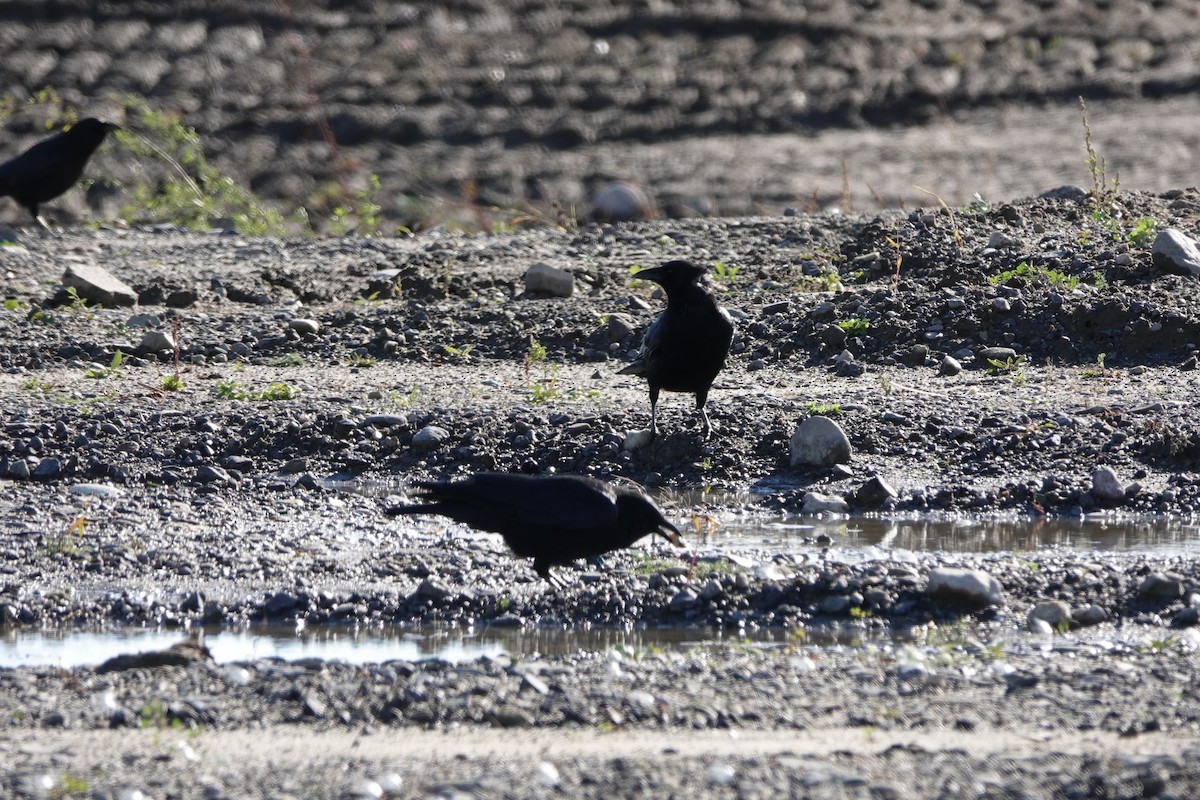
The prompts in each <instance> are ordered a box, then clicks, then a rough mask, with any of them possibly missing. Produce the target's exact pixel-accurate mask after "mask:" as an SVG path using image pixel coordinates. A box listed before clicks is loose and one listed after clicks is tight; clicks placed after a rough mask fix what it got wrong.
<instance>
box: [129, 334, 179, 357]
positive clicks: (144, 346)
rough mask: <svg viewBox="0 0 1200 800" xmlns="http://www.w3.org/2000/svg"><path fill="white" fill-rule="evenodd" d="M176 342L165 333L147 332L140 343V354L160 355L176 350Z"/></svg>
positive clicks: (138, 348) (138, 347)
mask: <svg viewBox="0 0 1200 800" xmlns="http://www.w3.org/2000/svg"><path fill="white" fill-rule="evenodd" d="M174 349H175V340H174V339H173V338H171V335H170V334H169V333H165V332H164V331H146V332H145V333H143V334H142V339H141V341H140V342H138V346H137V350H138V352H139V353H160V352H162V351H164V350H174Z"/></svg>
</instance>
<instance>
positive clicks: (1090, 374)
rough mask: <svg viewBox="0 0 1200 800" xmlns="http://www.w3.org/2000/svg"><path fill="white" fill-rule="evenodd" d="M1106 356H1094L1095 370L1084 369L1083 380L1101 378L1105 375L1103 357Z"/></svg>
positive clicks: (1102, 354)
mask: <svg viewBox="0 0 1200 800" xmlns="http://www.w3.org/2000/svg"><path fill="white" fill-rule="evenodd" d="M1106 355H1107V354H1106V353H1097V354H1096V369H1085V370H1084V371H1083V377H1085V378H1100V377H1103V376H1104V374H1105V370H1104V357H1105V356H1106Z"/></svg>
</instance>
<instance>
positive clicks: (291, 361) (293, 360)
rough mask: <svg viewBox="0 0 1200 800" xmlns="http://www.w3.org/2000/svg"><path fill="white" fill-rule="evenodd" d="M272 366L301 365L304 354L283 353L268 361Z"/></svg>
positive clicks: (302, 364)
mask: <svg viewBox="0 0 1200 800" xmlns="http://www.w3.org/2000/svg"><path fill="white" fill-rule="evenodd" d="M268 363H269V364H270V365H271V366H272V367H303V366H304V356H302V355H300V354H299V353H284V354H283V355H281V356H276V357H275V358H273V359H271V360H270V361H269V362H268Z"/></svg>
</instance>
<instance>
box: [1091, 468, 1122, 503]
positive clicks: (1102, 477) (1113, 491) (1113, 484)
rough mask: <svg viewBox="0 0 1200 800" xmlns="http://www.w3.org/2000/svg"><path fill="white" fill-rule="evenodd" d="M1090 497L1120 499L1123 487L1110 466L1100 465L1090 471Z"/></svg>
mask: <svg viewBox="0 0 1200 800" xmlns="http://www.w3.org/2000/svg"><path fill="white" fill-rule="evenodd" d="M1092 497H1094V498H1096V499H1097V500H1122V499H1124V497H1125V487H1124V486H1122V485H1121V481H1120V480H1119V479H1118V478H1117V473H1115V472H1113V470H1112V468H1111V467H1100V468H1099V469H1097V470H1096V471H1095V472H1093V473H1092Z"/></svg>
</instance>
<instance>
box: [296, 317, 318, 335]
mask: <svg viewBox="0 0 1200 800" xmlns="http://www.w3.org/2000/svg"><path fill="white" fill-rule="evenodd" d="M288 327H289V328H291V329H292V330H294V331H295V332H296V333H299V334H310V335H312V336H316V335H317V334H318V333H320V332H321V323H320V322H318V321H317V320H315V319H293V320H289V321H288Z"/></svg>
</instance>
